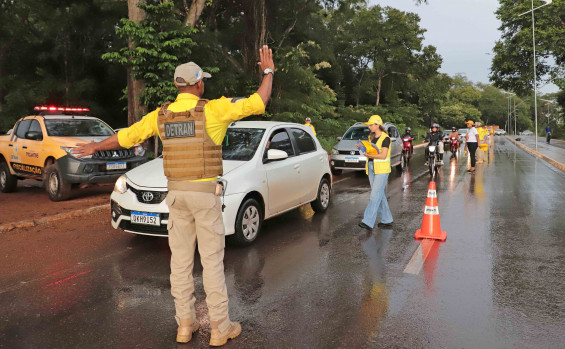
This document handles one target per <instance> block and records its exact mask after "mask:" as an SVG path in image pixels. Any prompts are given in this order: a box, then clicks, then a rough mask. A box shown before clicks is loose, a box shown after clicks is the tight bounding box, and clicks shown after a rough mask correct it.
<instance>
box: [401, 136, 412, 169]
mask: <svg viewBox="0 0 565 349" xmlns="http://www.w3.org/2000/svg"><path fill="white" fill-rule="evenodd" d="M413 139H414V138H412V137H404V138H402V154H401V160H400V161H401V164H402V167H406V166H407V165H408V162H410V157H411V156H412V153H413V152H414V149H413V148H412V143H410V142H411V141H412V140H413Z"/></svg>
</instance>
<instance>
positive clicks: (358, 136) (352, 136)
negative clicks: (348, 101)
mask: <svg viewBox="0 0 565 349" xmlns="http://www.w3.org/2000/svg"><path fill="white" fill-rule="evenodd" d="M370 133H371V130H369V128H368V127H352V128H350V129H349V130H347V132H345V134H344V135H343V138H342V139H344V140H349V141H351V140H363V139H368V138H369V134H370Z"/></svg>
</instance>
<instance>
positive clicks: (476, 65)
mask: <svg viewBox="0 0 565 349" xmlns="http://www.w3.org/2000/svg"><path fill="white" fill-rule="evenodd" d="M369 3H370V4H371V5H380V6H391V7H395V8H397V9H400V10H402V11H409V12H414V13H417V14H418V15H419V16H420V18H421V22H420V26H421V27H422V28H424V29H427V32H426V33H425V34H424V37H425V44H427V45H433V46H435V47H436V48H437V50H438V53H439V54H440V55H441V56H442V57H443V65H442V67H441V71H442V72H444V73H447V74H449V75H454V74H457V73H462V74H464V75H466V76H467V78H469V80H471V81H473V82H483V83H489V79H488V75H489V72H490V65H491V60H492V58H493V57H494V56H493V53H492V49H493V47H494V44H495V42H496V40H498V39H499V38H500V32H499V31H498V27H499V25H500V23H499V21H498V19H497V18H496V16H495V14H494V12H495V11H496V9H497V7H498V1H496V0H428V4H427V5H426V4H423V5H416V4H415V1H414V0H369ZM557 90H558V88H557V86H555V85H552V84H551V85H546V86H544V87H542V88H541V89H540V91H541V92H542V93H550V92H556V91H557Z"/></svg>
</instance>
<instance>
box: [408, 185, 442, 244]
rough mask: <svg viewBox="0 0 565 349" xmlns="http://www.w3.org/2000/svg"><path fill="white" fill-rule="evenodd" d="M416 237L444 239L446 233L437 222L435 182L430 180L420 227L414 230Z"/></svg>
mask: <svg viewBox="0 0 565 349" xmlns="http://www.w3.org/2000/svg"><path fill="white" fill-rule="evenodd" d="M414 237H415V238H416V239H435V240H441V241H445V239H447V233H446V232H444V231H441V225H440V223H439V208H438V206H437V193H436V182H434V181H431V182H430V186H429V188H428V198H427V199H426V207H425V208H424V221H423V222H422V229H418V230H416V234H415V235H414Z"/></svg>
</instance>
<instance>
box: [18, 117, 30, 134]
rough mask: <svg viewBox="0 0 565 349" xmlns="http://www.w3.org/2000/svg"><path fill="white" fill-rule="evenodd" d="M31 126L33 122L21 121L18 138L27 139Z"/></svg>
mask: <svg viewBox="0 0 565 349" xmlns="http://www.w3.org/2000/svg"><path fill="white" fill-rule="evenodd" d="M30 124H31V120H23V121H20V123H19V125H18V128H17V129H16V137H18V138H25V137H26V132H27V130H29V125H30Z"/></svg>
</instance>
